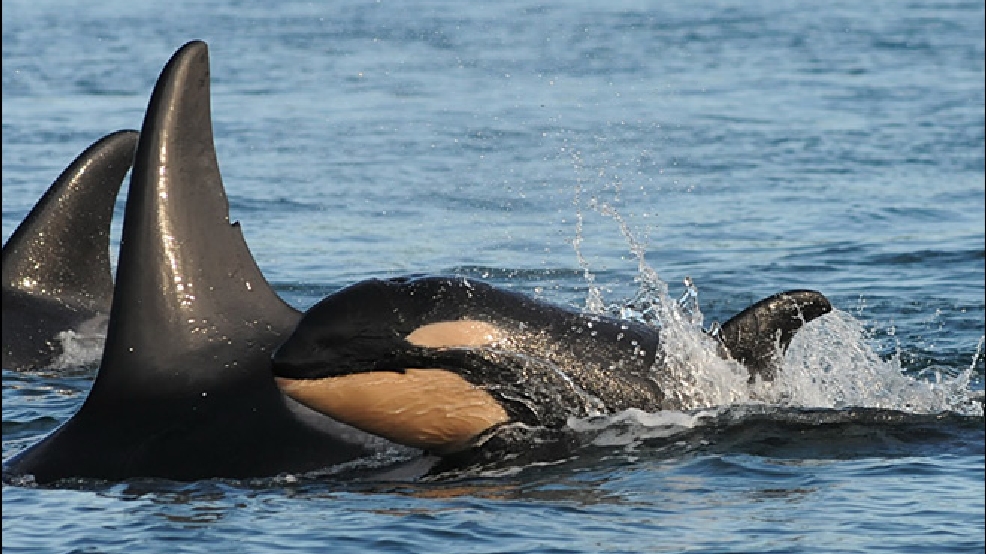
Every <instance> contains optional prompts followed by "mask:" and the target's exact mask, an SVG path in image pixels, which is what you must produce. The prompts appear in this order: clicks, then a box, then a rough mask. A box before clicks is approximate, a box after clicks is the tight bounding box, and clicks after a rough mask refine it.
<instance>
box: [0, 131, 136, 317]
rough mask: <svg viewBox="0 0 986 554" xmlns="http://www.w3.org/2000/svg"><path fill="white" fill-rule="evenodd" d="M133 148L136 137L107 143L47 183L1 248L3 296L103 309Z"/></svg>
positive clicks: (123, 134) (120, 134)
mask: <svg viewBox="0 0 986 554" xmlns="http://www.w3.org/2000/svg"><path fill="white" fill-rule="evenodd" d="M136 144H137V132H136V131H117V132H115V133H113V134H110V135H107V136H105V137H103V138H102V139H100V140H98V141H96V142H95V143H93V144H92V145H91V146H90V147H89V148H87V149H86V150H85V151H84V152H82V154H79V157H77V158H76V159H75V161H73V162H72V164H71V165H69V166H68V168H66V169H65V171H63V172H62V174H61V175H60V176H59V177H58V179H56V180H55V182H54V183H52V185H51V187H49V188H48V191H47V192H45V194H44V196H42V197H41V200H39V201H38V203H37V204H36V205H35V206H34V209H32V210H31V213H29V214H28V216H27V217H26V218H25V219H24V221H23V222H21V224H20V226H18V227H17V230H15V231H14V233H13V234H12V235H10V239H9V240H8V241H7V243H6V244H4V246H3V290H4V292H5V293H6V292H8V291H11V292H12V291H16V292H19V293H22V294H26V295H29V296H34V297H44V298H47V299H52V300H55V301H57V302H60V303H62V304H65V305H69V306H72V307H75V308H80V309H87V310H96V311H106V310H108V309H109V306H110V299H111V298H112V296H113V276H112V273H111V270H110V258H109V248H110V220H111V219H112V218H113V207H114V205H115V204H116V196H117V194H118V193H119V192H120V185H121V184H122V183H123V178H124V177H125V176H126V174H127V171H128V170H129V169H130V164H131V162H132V161H133V157H134V146H135V145H136Z"/></svg>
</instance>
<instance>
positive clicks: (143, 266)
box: [4, 42, 379, 483]
mask: <svg viewBox="0 0 986 554" xmlns="http://www.w3.org/2000/svg"><path fill="white" fill-rule="evenodd" d="M5 270H6V267H5ZM299 317H300V314H299V312H297V311H296V310H294V309H293V308H291V307H289V306H288V305H287V304H285V303H284V302H283V301H282V300H281V299H280V298H279V297H278V296H277V294H276V293H275V292H274V290H273V289H272V288H271V287H270V285H269V284H268V283H267V281H266V280H265V279H264V277H263V275H262V274H261V273H260V270H259V268H258V267H257V265H256V262H255V261H254V259H253V257H252V256H251V254H250V252H249V250H248V249H247V246H246V243H245V242H244V240H243V236H242V234H241V232H240V228H239V226H238V224H230V223H229V220H228V201H227V199H226V194H225V192H224V189H223V185H222V180H221V177H220V174H219V168H218V164H217V161H216V154H215V148H214V145H213V136H212V123H211V116H210V102H209V58H208V50H207V47H206V45H205V44H204V43H202V42H192V43H189V44H187V45H185V46H184V47H183V48H181V49H180V50H179V51H178V52H177V53H176V54H175V55H174V56H173V57H172V59H171V60H170V61H169V62H168V64H167V66H166V67H165V68H164V70H163V72H162V74H161V76H160V78H159V80H158V83H157V85H156V87H155V89H154V93H153V95H152V97H151V100H150V103H149V106H148V110H147V114H146V116H145V119H144V124H143V128H142V130H141V133H140V139H139V143H138V146H137V152H136V157H135V160H134V168H133V173H132V180H131V184H130V191H129V196H128V198H127V206H126V213H125V216H124V224H123V238H122V242H121V249H120V256H119V262H118V266H117V274H116V286H115V289H114V294H113V301H112V309H111V311H110V321H109V328H108V330H107V337H106V345H105V349H104V353H103V358H102V362H101V364H100V367H99V371H98V373H97V376H96V379H95V382H94V383H93V386H92V390H91V391H90V393H89V396H88V397H87V398H86V400H85V402H84V403H83V405H82V407H81V408H80V409H79V410H78V412H77V413H76V414H75V415H74V416H73V417H72V418H71V419H69V420H68V421H67V422H65V423H64V424H63V425H62V426H61V427H60V428H58V429H56V430H55V431H54V432H53V433H51V434H50V435H49V436H48V437H46V438H45V439H43V440H42V441H41V442H39V443H38V444H36V445H34V446H32V447H30V448H28V449H27V450H25V451H23V452H21V453H20V454H18V455H17V456H15V457H14V458H12V459H11V460H10V461H9V462H8V463H6V464H5V466H4V476H5V478H9V477H11V476H16V475H33V476H34V479H35V480H36V481H37V482H40V483H46V482H51V481H54V480H57V479H60V478H65V477H85V478H102V479H112V480H116V479H125V478H130V477H162V478H170V479H176V480H195V479H201V478H210V477H230V478H247V477H263V476H272V475H276V474H280V473H301V472H307V471H311V470H318V469H321V468H325V467H329V466H332V465H334V464H338V463H341V462H345V461H349V460H353V459H354V458H357V457H359V456H362V455H364V454H366V453H367V452H368V446H367V444H368V443H369V442H373V438H372V437H369V436H368V435H366V434H365V433H362V432H360V431H357V430H355V429H352V428H350V427H347V426H345V425H342V424H339V423H337V422H335V421H333V420H331V419H329V418H327V417H325V416H323V415H321V414H318V413H316V412H313V411H311V410H309V409H307V408H305V407H303V406H301V405H298V404H297V403H295V402H293V401H291V400H289V399H287V398H286V397H285V396H284V395H283V394H281V392H280V391H279V390H278V388H277V386H276V385H275V383H274V380H273V376H272V374H271V369H270V355H271V352H272V351H273V349H274V347H276V346H277V345H278V344H279V343H280V342H281V341H282V340H283V339H284V338H286V337H287V335H288V334H289V333H290V331H291V330H292V329H293V328H294V326H295V325H296V323H297V322H298V319H299ZM376 440H377V442H379V439H376Z"/></svg>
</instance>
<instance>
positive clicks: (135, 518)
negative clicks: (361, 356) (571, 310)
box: [2, 0, 986, 553]
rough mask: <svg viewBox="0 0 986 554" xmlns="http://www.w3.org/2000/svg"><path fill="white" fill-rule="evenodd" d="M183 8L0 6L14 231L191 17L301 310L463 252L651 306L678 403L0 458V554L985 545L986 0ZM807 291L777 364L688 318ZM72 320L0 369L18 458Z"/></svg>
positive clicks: (576, 292)
mask: <svg viewBox="0 0 986 554" xmlns="http://www.w3.org/2000/svg"><path fill="white" fill-rule="evenodd" d="M200 4H201V3H199V2H189V1H183V0H179V1H176V2H172V3H167V4H165V3H162V4H160V5H156V6H144V5H139V3H132V2H119V1H109V2H104V3H93V4H91V5H90V4H79V3H74V2H54V1H47V0H34V1H31V2H26V1H21V0H12V1H8V0H4V2H3V14H4V17H3V64H2V74H3V144H2V147H3V148H2V156H3V236H4V240H6V238H7V237H9V235H10V233H11V232H12V231H13V230H14V228H15V227H16V225H17V224H18V223H19V222H20V221H21V219H22V218H23V217H24V216H25V215H26V213H27V211H28V210H29V209H30V208H31V207H32V206H33V204H34V202H35V201H36V200H37V199H38V198H39V197H40V195H41V194H42V193H43V192H44V190H45V188H46V187H47V186H48V185H49V184H50V183H51V181H52V180H53V179H54V178H55V177H56V176H57V175H58V173H59V172H60V171H61V170H62V169H63V168H64V166H65V165H66V164H67V163H68V162H69V161H71V159H72V158H74V156H76V155H77V154H78V153H79V152H80V151H81V150H82V149H83V148H84V147H85V146H87V145H88V144H89V143H91V142H92V141H94V140H95V139H97V138H98V137H100V136H102V135H103V134H106V133H107V132H110V131H112V130H115V129H120V128H137V127H139V126H140V122H141V119H142V115H143V111H144V108H145V107H146V103H147V100H148V97H149V94H150V90H151V88H152V86H153V84H154V81H155V79H156V78H157V75H158V72H159V71H160V70H161V68H162V67H163V65H164V63H165V62H166V61H167V59H168V58H169V57H170V55H171V54H172V53H173V51H174V50H175V49H177V48H178V47H179V46H181V45H182V44H183V43H184V42H186V41H188V40H191V39H204V40H206V41H207V42H208V43H209V46H210V54H211V59H212V80H213V81H212V90H213V117H214V122H213V125H214V128H215V135H216V143H217V144H216V146H217V151H218V156H219V162H220V167H221V169H222V171H223V177H224V181H225V184H226V188H227V192H228V194H229V199H230V212H231V217H232V218H233V219H235V220H239V221H241V222H242V225H243V230H244V234H245V236H246V239H247V242H248V243H249V244H250V247H251V250H252V251H253V253H254V255H255V256H256V259H257V261H258V264H259V265H260V267H261V269H262V270H263V271H264V273H265V274H266V275H267V277H268V279H269V280H270V281H271V282H272V283H273V284H274V285H275V288H276V289H277V290H278V292H279V293H281V294H282V295H283V296H284V297H285V299H287V300H288V301H289V302H290V303H292V304H293V305H295V306H297V307H299V308H302V309H304V308H306V307H308V306H310V305H312V304H313V303H315V302H316V301H317V300H319V299H320V298H321V297H323V296H324V295H326V294H328V293H331V292H332V291H335V290H338V289H339V288H341V287H343V286H346V285H348V284H351V283H353V282H356V281H358V280H361V279H365V278H369V277H379V276H396V275H405V274H435V273H443V274H449V273H451V274H459V275H465V276H469V277H474V278H481V279H485V280H488V281H490V282H493V283H495V284H498V285H500V286H504V287H508V288H512V289H515V290H519V291H522V292H525V293H528V294H531V295H534V296H539V297H542V298H545V299H547V300H550V301H554V302H557V303H560V304H566V305H570V306H573V307H577V308H584V309H587V310H594V311H608V312H613V313H623V314H624V315H627V316H628V317H644V318H648V317H651V316H654V315H655V314H656V315H657V316H658V318H659V319H660V321H661V324H662V325H663V326H664V329H665V330H666V332H665V335H666V343H668V344H673V345H675V346H676V347H677V348H676V349H675V350H674V351H675V352H677V353H678V357H677V363H678V366H677V367H678V368H679V369H680V371H681V386H680V387H679V388H678V389H677V390H676V391H675V392H676V393H677V394H679V395H680V397H681V398H682V399H684V402H683V405H684V406H685V407H686V408H687V409H685V410H683V411H674V412H665V413H659V414H648V413H643V412H638V411H629V412H624V413H621V414H617V415H616V416H610V417H601V418H591V419H587V420H573V421H571V422H570V426H571V427H572V428H573V429H575V430H577V431H578V432H580V433H583V434H584V435H585V436H586V437H589V438H590V440H589V441H588V442H589V444H588V445H587V446H585V447H584V448H582V449H580V450H577V451H575V452H573V453H570V454H569V455H567V456H565V457H564V458H563V459H558V460H553V461H551V462H550V463H548V462H544V463H537V464H529V465H514V466H509V465H507V466H504V467H498V468H496V469H495V470H489V471H478V472H474V473H470V474H465V475H456V476H447V477H445V478H439V479H433V480H406V479H398V478H372V479H370V478H362V477H355V476H353V475H351V474H350V473H347V472H345V471H343V472H341V473H338V474H335V475H329V476H321V477H309V476H282V477H279V478H275V479H267V480H257V481H250V482H237V481H228V480H212V481H206V482H197V483H173V482H166V481H155V480H132V481H128V482H125V483H92V482H75V483H63V484H62V486H59V487H56V488H38V487H34V486H30V485H29V484H27V485H24V484H17V485H11V484H5V485H4V486H3V550H4V551H5V552H6V551H10V552H128V553H130V552H162V551H180V552H225V551H239V552H274V551H277V552H281V551H292V552H326V551H331V552H346V551H353V552H437V553H442V552H448V553H458V552H685V551H687V552H895V553H898V552H929V553H932V552H934V553H938V552H983V550H984V548H986V542H984V523H983V521H984V512H986V509H984V497H986V495H984V464H986V462H984V450H986V449H984V419H983V415H982V398H983V388H984V385H983V379H984V355H983V352H982V350H983V348H984V346H983V337H984V335H986V329H984V328H986V298H984V296H986V285H984V279H986V276H984V259H986V219H984V217H986V216H984V212H986V177H984V157H986V154H984V144H986V138H984V132H986V109H984V85H983V83H984V79H986V70H984V58H986V54H984V52H986V47H984V26H986V24H984V11H986V10H984V6H983V4H982V2H957V1H950V2H927V3H902V2H892V1H876V2H828V3H822V4H818V3H805V2H742V1H735V2H729V1H721V2H716V1H709V2H689V3H674V4H672V3H657V4H652V3H643V2H620V1H615V2H606V3H588V4H582V3H578V4H576V3H555V4H543V5H542V4H536V3H528V2H500V3H496V4H489V5H487V4H485V3H484V4H465V3H444V2H422V3H402V2H387V1H380V2H365V3H357V2H333V3H320V2H280V3H268V2H253V1H239V2H224V3H214V4H211V5H208V6H203V5H200ZM118 215H122V201H121V203H120V204H119V205H118ZM115 232H116V236H117V237H118V236H119V226H118V225H116V227H115ZM114 244H117V243H116V242H115V243H114ZM686 280H689V281H690V282H691V283H693V285H694V288H690V287H688V286H686V285H685V284H684V281H686ZM792 288H813V289H817V290H820V291H822V292H823V293H825V294H826V295H827V296H828V297H829V298H830V299H831V300H832V302H833V304H834V305H835V307H836V308H837V311H836V312H835V313H834V314H831V315H830V316H825V317H824V318H822V319H821V320H819V321H817V322H815V323H813V324H811V325H809V327H807V328H806V329H804V330H803V331H802V333H800V334H799V335H798V337H797V339H796V341H795V343H794V344H793V345H792V347H791V349H790V350H789V352H788V354H787V356H786V358H785V361H784V368H783V371H782V376H781V377H780V378H779V379H778V381H777V382H776V383H775V384H774V385H772V386H758V387H752V388H751V387H748V386H746V384H745V383H744V382H737V380H736V378H735V375H733V374H731V373H730V371H729V370H728V368H725V367H724V366H723V365H722V364H719V363H718V362H716V361H715V360H713V359H711V358H709V357H708V352H707V351H706V350H704V349H703V348H702V347H701V345H698V344H697V342H696V340H695V339H696V337H697V336H699V333H698V332H697V328H698V327H699V326H705V327H709V326H711V325H712V324H713V322H715V321H724V320H725V319H727V318H728V317H730V316H731V315H732V314H734V313H736V312H738V311H739V310H741V309H742V308H744V307H745V306H747V305H748V304H750V303H751V302H753V301H755V300H757V299H759V298H761V297H764V296H767V295H769V294H772V293H774V292H778V291H780V290H783V289H792ZM694 291H697V296H688V295H687V293H689V292H694ZM682 296H685V299H686V301H685V302H684V303H683V306H682V305H679V304H678V303H677V302H676V301H677V299H678V298H679V297H682ZM695 302H697V304H695ZM679 316H680V317H679ZM88 339H89V337H80V336H75V335H72V334H68V335H67V336H66V339H65V340H66V341H67V343H68V344H69V345H71V346H72V347H74V348H75V350H73V351H72V354H71V356H70V357H69V359H67V360H65V363H66V365H68V366H71V367H69V368H68V369H59V370H50V371H39V372H32V373H15V372H12V371H8V370H4V372H3V457H4V459H6V458H8V457H10V456H12V455H14V454H15V453H16V452H19V451H20V450H22V449H24V448H26V447H27V446H29V445H30V444H33V443H34V442H35V441H37V440H38V439H39V438H40V437H42V436H44V435H45V434H46V433H48V432H50V431H51V430H53V429H54V428H56V427H57V426H58V424H59V423H61V422H62V421H64V420H66V419H67V418H68V417H70V416H71V414H72V413H73V412H74V411H75V410H76V409H77V408H78V406H79V405H80V404H81V402H82V401H83V399H84V398H85V395H86V392H87V390H88V388H89V386H90V385H91V382H92V378H93V375H94V373H95V369H94V367H95V366H96V365H98V356H99V346H98V340H97V341H95V344H94V343H93V341H91V340H88ZM740 381H742V380H740Z"/></svg>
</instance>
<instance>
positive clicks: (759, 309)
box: [718, 290, 832, 383]
mask: <svg viewBox="0 0 986 554" xmlns="http://www.w3.org/2000/svg"><path fill="white" fill-rule="evenodd" d="M831 311H832V304H831V303H829V300H828V298H825V296H824V295H823V294H822V293H820V292H817V291H813V290H790V291H787V292H781V293H777V294H775V295H773V296H769V297H767V298H764V299H763V300H761V301H759V302H757V303H755V304H753V305H752V306H750V307H748V308H746V309H745V310H743V311H742V312H740V313H738V314H736V315H735V316H733V317H732V318H731V319H730V320H729V321H727V322H726V323H724V324H723V325H722V327H721V328H720V330H719V333H718V338H719V341H720V343H721V344H722V345H723V346H724V347H725V348H726V350H727V351H728V355H729V357H731V358H733V359H734V360H736V361H738V362H740V363H742V364H743V365H745V366H746V368H747V369H749V370H750V382H751V383H752V382H753V381H754V380H755V378H756V377H757V376H759V377H760V378H761V379H763V380H766V381H769V380H772V379H773V378H774V375H775V374H776V371H777V360H776V354H777V352H778V346H779V347H780V352H782V353H783V352H784V351H786V350H787V347H788V345H789V344H791V339H792V338H794V334H795V333H797V332H798V330H799V329H801V327H803V326H804V325H805V324H806V323H808V322H809V321H812V320H813V319H816V318H818V317H820V316H823V315H825V314H827V313H829V312H831Z"/></svg>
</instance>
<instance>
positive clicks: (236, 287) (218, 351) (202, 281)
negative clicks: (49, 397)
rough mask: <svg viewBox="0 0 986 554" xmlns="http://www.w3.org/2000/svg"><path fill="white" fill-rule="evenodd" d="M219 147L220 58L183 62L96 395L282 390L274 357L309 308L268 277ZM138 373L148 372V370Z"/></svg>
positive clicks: (162, 119) (157, 126) (150, 168)
mask: <svg viewBox="0 0 986 554" xmlns="http://www.w3.org/2000/svg"><path fill="white" fill-rule="evenodd" d="M228 212H229V204H228V201H227V199H226V194H225V191H224V189H223V184H222V178H221V177H220V174H219V166H218V162H217V160H216V152H215V147H214V144H213V135H212V119H211V111H210V93H209V54H208V47H207V46H206V44H205V43H204V42H199V41H195V42H190V43H188V44H186V45H185V46H183V47H182V48H181V49H180V50H178V52H176V53H175V55H174V56H172V58H171V60H170V61H169V62H168V64H167V66H166V67H165V68H164V70H163V71H162V73H161V76H160V78H159V80H158V82H157V85H156V86H155V89H154V92H153V94H152V96H151V100H150V103H149V105H148V109H147V114H146V115H145V119H144V124H143V128H142V130H141V135H140V141H139V143H138V146H137V154H136V157H135V161H134V169H133V173H132V180H131V185H130V193H129V196H128V199H127V209H126V214H125V216H124V224H123V238H122V243H121V248H120V257H119V262H118V267H117V279H116V281H117V282H116V290H115V294H114V298H113V307H112V311H111V313H110V325H109V330H108V332H107V340H106V347H105V350H104V354H103V361H102V364H101V367H100V370H99V374H98V376H97V379H96V383H95V384H94V387H93V391H92V394H91V395H90V400H92V399H93V398H94V397H99V396H100V395H101V394H106V393H107V392H108V391H114V392H112V394H118V395H126V396H130V397H134V396H137V397H140V396H144V395H148V396H152V397H156V396H160V395H169V396H172V397H173V396H175V395H177V396H182V395H187V394H196V395H197V394H202V395H206V394H208V393H209V392H221V391H227V392H228V391H232V390H235V389H238V388H242V387H253V385H254V384H257V387H259V388H260V389H265V388H268V387H270V388H273V381H272V379H271V375H270V372H269V363H266V362H265V363H257V362H258V361H265V360H269V357H270V352H269V350H270V349H271V348H272V347H273V346H276V342H277V341H278V337H279V336H280V335H282V334H286V333H287V332H288V331H289V330H290V329H292V328H293V327H294V324H295V323H296V322H297V319H298V317H299V315H298V313H297V312H296V311H295V310H294V309H292V308H291V307H289V306H288V305H287V304H285V303H284V302H283V301H282V300H281V299H280V297H279V296H278V295H277V294H276V293H275V292H274V290H273V289H272V288H271V287H270V285H269V284H268V283H267V280H266V279H265V278H264V276H263V275H262V274H261V272H260V269H259V268H258V267H257V264H256V262H255V261H254V259H253V256H252V255H251V254H250V251H249V249H248V248H247V245H246V242H245V241H244V239H243V235H242V233H241V231H240V228H239V225H238V224H230V222H229V213H228ZM135 368H139V371H138V370H136V369H135Z"/></svg>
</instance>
